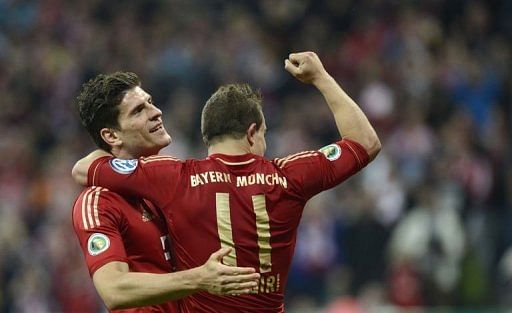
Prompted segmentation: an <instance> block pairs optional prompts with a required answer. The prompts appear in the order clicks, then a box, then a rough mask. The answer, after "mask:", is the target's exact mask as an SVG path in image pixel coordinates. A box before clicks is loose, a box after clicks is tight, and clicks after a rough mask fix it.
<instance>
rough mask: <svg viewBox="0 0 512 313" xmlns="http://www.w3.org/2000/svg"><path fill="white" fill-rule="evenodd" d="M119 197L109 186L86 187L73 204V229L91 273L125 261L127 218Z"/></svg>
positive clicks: (126, 260)
mask: <svg viewBox="0 0 512 313" xmlns="http://www.w3.org/2000/svg"><path fill="white" fill-rule="evenodd" d="M119 205H120V204H116V199H115V198H114V197H112V193H110V192H109V191H108V190H107V189H105V188H101V187H90V188H87V189H85V190H84V191H83V192H82V193H81V194H80V196H79V197H78V199H77V200H76V202H75V204H74V206H73V228H74V230H75V234H76V236H77V238H78V241H79V244H80V248H81V249H82V253H83V254H84V257H85V262H86V264H87V268H88V270H89V274H90V275H91V276H92V275H93V274H94V272H95V271H96V270H97V269H99V268H100V267H102V266H103V265H105V264H107V263H110V262H113V261H119V262H126V263H128V258H127V255H126V251H125V248H124V243H123V240H122V229H123V227H124V226H123V225H124V219H123V216H122V214H121V211H120V208H118V207H116V206H119Z"/></svg>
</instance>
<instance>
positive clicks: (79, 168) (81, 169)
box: [71, 149, 110, 186]
mask: <svg viewBox="0 0 512 313" xmlns="http://www.w3.org/2000/svg"><path fill="white" fill-rule="evenodd" d="M104 156H110V154H109V153H107V152H105V151H103V150H100V149H98V150H94V151H93V152H91V153H90V154H89V155H87V156H86V157H84V158H83V159H80V160H79V161H78V162H76V163H75V165H74V166H73V169H72V170H71V176H73V179H74V180H75V182H76V183H77V184H79V185H82V186H87V174H88V172H89V167H90V166H91V165H92V163H93V162H94V161H95V160H96V159H99V158H101V157H104Z"/></svg>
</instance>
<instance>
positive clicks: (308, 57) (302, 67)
mask: <svg viewBox="0 0 512 313" xmlns="http://www.w3.org/2000/svg"><path fill="white" fill-rule="evenodd" d="M284 68H285V69H286V70H287V71H288V72H290V74H292V75H293V76H294V77H295V78H297V79H298V80H300V81H301V82H303V83H306V84H315V82H316V81H318V80H319V79H321V78H324V77H326V76H328V75H329V74H327V72H326V71H325V69H324V66H323V65H322V62H321V61H320V59H319V58H318V56H317V55H316V53H314V52H311V51H307V52H298V53H290V55H289V56H288V59H286V60H284Z"/></svg>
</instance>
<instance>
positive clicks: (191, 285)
mask: <svg viewBox="0 0 512 313" xmlns="http://www.w3.org/2000/svg"><path fill="white" fill-rule="evenodd" d="M96 288H97V289H98V292H99V293H100V295H101V296H102V298H103V300H104V301H105V304H106V305H107V307H108V308H109V309H110V310H116V309H123V308H133V307H141V306H147V305H155V304H161V303H164V302H167V301H172V300H177V299H180V298H183V297H185V296H187V295H190V294H192V293H194V292H196V291H198V290H199V288H200V284H199V274H198V273H197V271H196V270H195V269H191V270H187V271H182V272H175V273H169V274H151V273H135V272H126V273H122V274H120V275H119V276H118V277H115V278H111V279H110V281H108V282H104V283H103V284H102V285H101V284H96Z"/></svg>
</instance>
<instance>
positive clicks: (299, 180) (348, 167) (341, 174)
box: [274, 139, 369, 200]
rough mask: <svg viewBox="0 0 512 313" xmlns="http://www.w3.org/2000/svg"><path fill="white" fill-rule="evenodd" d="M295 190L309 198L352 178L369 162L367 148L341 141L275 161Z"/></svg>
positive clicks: (351, 142)
mask: <svg viewBox="0 0 512 313" xmlns="http://www.w3.org/2000/svg"><path fill="white" fill-rule="evenodd" d="M274 163H275V165H277V166H278V167H280V169H281V171H282V172H283V173H284V175H285V176H286V177H287V179H288V181H290V185H291V187H292V188H294V189H295V193H296V194H297V195H299V196H300V197H301V198H303V199H304V200H308V199H309V198H311V197H313V196H314V195H316V194H318V193H320V192H321V191H324V190H327V189H330V188H332V187H334V186H336V185H338V184H340V183H341V182H343V181H345V180H346V179H347V178H349V177H351V176H352V175H354V174H355V173H357V172H358V171H360V170H361V169H362V168H364V167H365V166H366V165H367V164H368V163H369V156H368V153H367V152H366V150H365V149H364V148H363V147H362V146H361V145H360V144H359V143H357V142H355V141H352V140H347V139H344V140H341V141H338V142H335V143H332V144H330V145H328V146H325V147H323V148H321V149H320V150H318V151H304V152H300V153H297V154H294V155H290V156H287V157H285V158H281V159H275V160H274Z"/></svg>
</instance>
